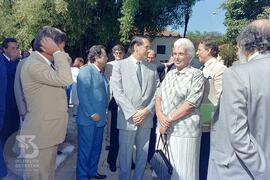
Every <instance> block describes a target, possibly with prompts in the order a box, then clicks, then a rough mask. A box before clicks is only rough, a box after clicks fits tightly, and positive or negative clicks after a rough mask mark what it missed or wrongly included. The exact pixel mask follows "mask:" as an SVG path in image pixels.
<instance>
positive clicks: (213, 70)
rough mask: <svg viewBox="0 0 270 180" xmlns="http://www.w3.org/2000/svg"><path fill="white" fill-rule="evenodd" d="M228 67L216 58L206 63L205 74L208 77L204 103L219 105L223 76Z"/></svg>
mask: <svg viewBox="0 0 270 180" xmlns="http://www.w3.org/2000/svg"><path fill="white" fill-rule="evenodd" d="M225 69H226V66H224V65H223V64H222V63H220V62H219V61H218V60H217V59H216V58H212V59H210V60H208V61H207V62H206V63H205V67H204V69H203V75H204V77H205V78H206V82H205V88H204V96H203V103H211V104H213V105H214V106H217V103H218V100H219V96H220V93H221V91H222V76H223V73H224V71H225Z"/></svg>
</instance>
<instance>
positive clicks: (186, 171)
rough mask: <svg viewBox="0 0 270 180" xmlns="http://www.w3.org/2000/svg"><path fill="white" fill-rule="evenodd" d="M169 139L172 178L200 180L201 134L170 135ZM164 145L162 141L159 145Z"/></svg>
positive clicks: (175, 179) (176, 179) (174, 179)
mask: <svg viewBox="0 0 270 180" xmlns="http://www.w3.org/2000/svg"><path fill="white" fill-rule="evenodd" d="M158 137H159V134H158V135H157V138H158ZM168 139H169V153H170V160H171V163H172V166H173V174H172V178H171V180H199V160H200V143H201V136H199V137H196V138H182V137H178V136H168ZM157 140H158V139H157ZM162 145H163V144H162V142H160V144H159V147H163V146H162Z"/></svg>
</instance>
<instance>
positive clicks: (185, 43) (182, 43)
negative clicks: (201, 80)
mask: <svg viewBox="0 0 270 180" xmlns="http://www.w3.org/2000/svg"><path fill="white" fill-rule="evenodd" d="M173 47H184V48H185V49H186V50H187V53H188V55H189V57H190V60H192V59H193V57H194V56H195V47H194V45H193V43H192V42H191V40H189V39H187V38H180V39H178V40H176V41H175V42H174V43H173Z"/></svg>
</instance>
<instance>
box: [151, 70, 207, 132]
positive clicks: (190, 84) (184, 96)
mask: <svg viewBox="0 0 270 180" xmlns="http://www.w3.org/2000/svg"><path fill="white" fill-rule="evenodd" d="M204 80H205V79H204V76H203V73H202V71H200V70H198V69H195V68H193V67H191V66H188V67H186V68H184V69H182V70H181V71H178V70H177V69H174V70H171V71H170V72H168V74H167V75H166V77H165V79H164V80H163V81H162V84H161V85H160V87H159V88H158V89H157V92H156V96H159V97H161V100H162V101H161V108H162V111H163V113H164V114H165V115H168V114H169V113H170V112H172V111H175V110H176V109H177V108H178V107H179V106H181V105H182V104H183V103H184V102H185V101H188V102H189V103H191V104H192V105H193V106H194V108H195V109H194V111H193V112H192V113H190V114H189V115H187V116H185V117H183V118H182V119H179V120H178V121H174V122H173V123H172V125H171V127H170V128H169V129H168V130H167V133H168V134H170V135H173V136H181V137H198V136H199V135H201V128H200V116H199V111H198V108H199V106H200V104H201V99H202V96H203V88H204Z"/></svg>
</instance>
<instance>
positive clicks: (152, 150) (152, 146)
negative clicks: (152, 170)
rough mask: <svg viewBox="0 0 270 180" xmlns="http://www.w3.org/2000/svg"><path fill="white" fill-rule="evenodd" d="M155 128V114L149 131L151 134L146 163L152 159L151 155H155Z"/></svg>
mask: <svg viewBox="0 0 270 180" xmlns="http://www.w3.org/2000/svg"><path fill="white" fill-rule="evenodd" d="M156 128H157V116H156V114H155V115H154V117H153V128H152V129H151V134H150V141H149V149H148V157H147V161H148V162H149V161H150V160H151V158H152V157H153V155H154V153H155V149H156V148H155V147H156V141H157V134H156Z"/></svg>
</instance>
